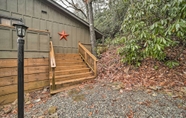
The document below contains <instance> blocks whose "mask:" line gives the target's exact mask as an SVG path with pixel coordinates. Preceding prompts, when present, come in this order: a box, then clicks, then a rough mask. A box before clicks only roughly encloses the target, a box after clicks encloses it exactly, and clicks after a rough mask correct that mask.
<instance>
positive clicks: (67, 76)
mask: <svg viewBox="0 0 186 118" xmlns="http://www.w3.org/2000/svg"><path fill="white" fill-rule="evenodd" d="M92 75H93V73H92V72H86V73H76V74H70V75H62V76H55V81H56V82H57V81H62V80H70V79H75V78H81V77H87V76H92ZM50 81H52V77H50Z"/></svg>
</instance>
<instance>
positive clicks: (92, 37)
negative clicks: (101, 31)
mask: <svg viewBox="0 0 186 118" xmlns="http://www.w3.org/2000/svg"><path fill="white" fill-rule="evenodd" d="M88 11H89V28H90V42H91V47H92V54H93V55H94V56H97V51H96V47H97V46H96V37H95V31H94V19H93V10H92V1H91V0H89V1H88Z"/></svg>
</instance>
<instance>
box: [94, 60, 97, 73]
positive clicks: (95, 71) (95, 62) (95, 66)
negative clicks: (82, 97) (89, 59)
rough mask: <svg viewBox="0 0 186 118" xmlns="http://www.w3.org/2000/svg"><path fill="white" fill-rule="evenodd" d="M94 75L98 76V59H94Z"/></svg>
mask: <svg viewBox="0 0 186 118" xmlns="http://www.w3.org/2000/svg"><path fill="white" fill-rule="evenodd" d="M94 76H97V60H94Z"/></svg>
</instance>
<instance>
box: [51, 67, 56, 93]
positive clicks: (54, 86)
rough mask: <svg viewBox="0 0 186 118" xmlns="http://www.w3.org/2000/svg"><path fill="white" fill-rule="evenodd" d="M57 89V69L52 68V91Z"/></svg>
mask: <svg viewBox="0 0 186 118" xmlns="http://www.w3.org/2000/svg"><path fill="white" fill-rule="evenodd" d="M55 89H56V85H55V68H52V90H55Z"/></svg>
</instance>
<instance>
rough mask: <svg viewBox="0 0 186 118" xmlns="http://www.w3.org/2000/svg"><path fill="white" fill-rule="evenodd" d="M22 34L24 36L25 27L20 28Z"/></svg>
mask: <svg viewBox="0 0 186 118" xmlns="http://www.w3.org/2000/svg"><path fill="white" fill-rule="evenodd" d="M22 36H23V37H24V36H25V28H24V27H23V29H22Z"/></svg>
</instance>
